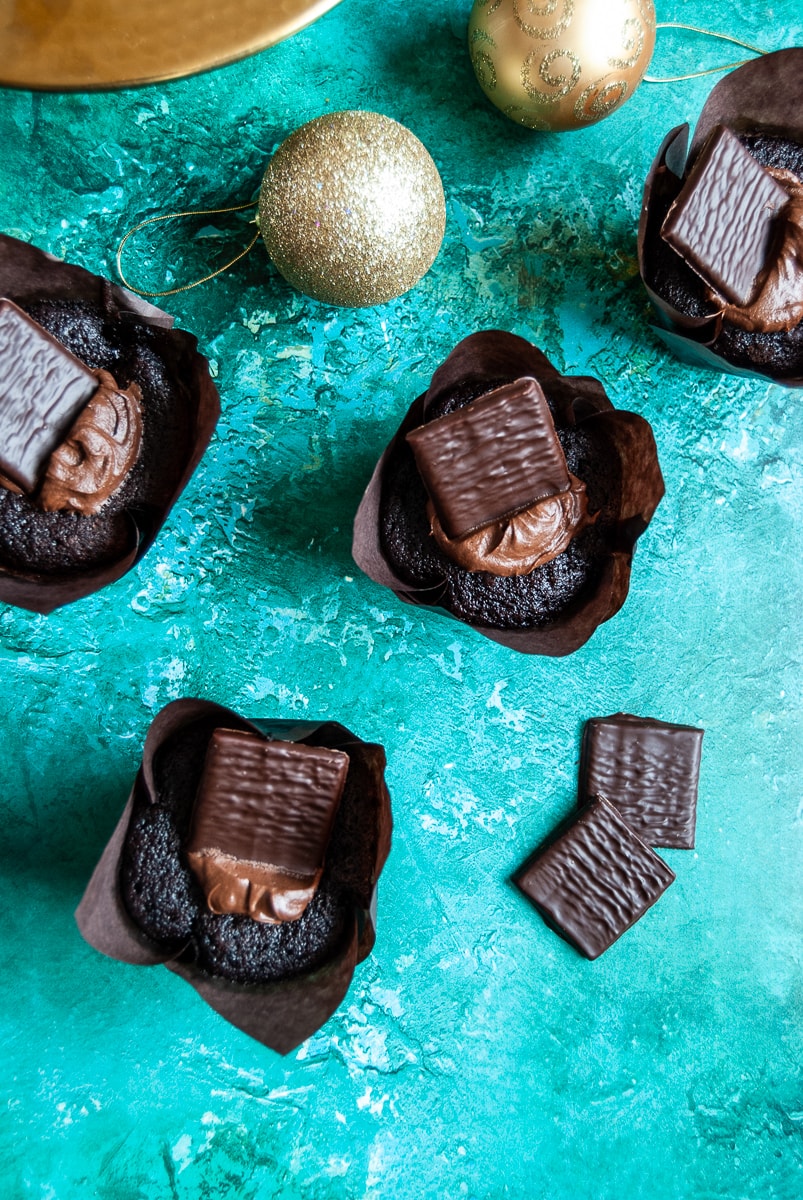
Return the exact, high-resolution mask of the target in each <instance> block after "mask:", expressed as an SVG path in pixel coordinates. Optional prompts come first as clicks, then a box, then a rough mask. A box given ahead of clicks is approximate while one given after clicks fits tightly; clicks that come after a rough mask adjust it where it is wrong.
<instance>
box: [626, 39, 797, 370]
mask: <svg viewBox="0 0 803 1200" xmlns="http://www.w3.org/2000/svg"><path fill="white" fill-rule="evenodd" d="M716 125H725V126H727V127H728V128H729V129H731V130H732V131H733V132H734V133H736V134H739V133H742V134H756V133H764V134H768V135H773V136H776V137H783V138H786V139H787V140H789V141H791V142H798V143H803V49H801V48H793V49H789V50H778V51H776V52H775V53H773V54H767V55H764V56H763V57H762V58H757V59H755V60H753V61H752V62H749V63H745V64H744V66H742V67H739V68H738V69H737V70H736V71H733V72H731V74H730V75H726V76H725V77H724V79H721V80H720V81H719V83H718V84H717V85H716V86H715V87H714V88H713V90H712V91H711V94H710V95H709V97H708V99H707V100H706V102H705V104H704V106H703V110H702V112H701V113H700V116H699V119H698V121H697V126H696V129H695V132H694V137H693V138H692V142H691V146H690V148H689V151H688V156H687V152H686V151H687V146H688V139H689V126H688V125H677V126H675V128H674V129H672V130H670V132H669V133H668V134H667V135H666V137H665V138H664V140H663V142H662V143H661V146H660V148H659V150H658V153H657V155H656V156H655V160H654V162H653V164H652V166H651V167H650V171H649V173H648V175H647V179H646V182H645V184H644V195H643V198H642V205H641V217H640V220H639V230H638V260H639V269H640V271H641V278H642V281H643V283H644V286H645V288H646V290H647V292H648V294H649V297H650V300H651V301H652V304H653V307H654V308H655V311H656V314H657V316H658V319H659V321H660V322H661V324H660V325H658V326H655V332H656V333H657V334H658V336H659V337H660V338H661V340H662V341H663V342H664V343H665V344H666V345H667V346H668V347H669V348H670V349H671V350H672V351H673V352H674V353H675V354H676V355H677V356H678V358H680V359H682V360H683V361H684V362H687V363H690V364H691V365H693V366H698V367H707V368H708V369H709V370H716V371H722V372H725V373H727V374H729V375H740V376H746V377H748V378H753V379H772V380H773V381H774V382H776V383H779V384H781V385H782V386H783V387H790V388H799V387H803V379H798V378H778V377H777V376H776V375H775V374H774V373H773V372H772V370H771V369H769V368H768V369H767V370H764V371H761V370H759V369H758V368H756V369H755V370H752V369H750V368H747V367H739V366H734V365H733V364H732V363H730V362H728V361H727V360H726V359H725V358H723V357H722V355H721V354H719V353H718V352H717V351H716V350H714V349H712V348H711V345H712V343H713V342H714V341H716V339H717V337H718V336H719V334H720V332H721V330H722V318H721V316H719V315H717V316H713V317H690V316H687V315H686V314H685V313H682V312H680V311H679V310H678V309H676V308H675V307H674V306H673V305H672V304H671V303H669V302H668V301H667V300H664V299H663V297H662V296H660V295H658V294H657V293H656V292H655V290H654V289H653V288H652V287H651V286H650V284H649V280H650V279H652V278H653V277H654V271H655V263H654V248H655V247H656V245H657V244H658V243H657V239H658V238H659V237H660V232H659V230H658V229H656V227H655V226H656V225H657V224H658V222H659V220H661V219H662V214H663V213H664V212H665V210H666V207H667V205H668V202H669V201H670V200H672V199H674V197H675V196H676V195H677V193H678V192H679V191H680V187H681V183H682V179H683V177H684V175H685V174H687V172H688V169H689V168H690V167H691V165H692V163H693V162H694V160H695V158H696V157H697V155H698V154H699V152H700V150H701V149H702V147H703V145H704V144H705V141H706V139H707V137H708V135H709V134H710V133H711V130H712V129H713V128H714V127H715V126H716Z"/></svg>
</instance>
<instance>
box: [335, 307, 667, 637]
mask: <svg viewBox="0 0 803 1200" xmlns="http://www.w3.org/2000/svg"><path fill="white" fill-rule="evenodd" d="M523 376H532V377H533V378H535V379H537V380H538V382H539V383H541V384H542V385H543V387H544V389H545V390H546V392H547V394H548V396H549V397H550V399H552V400H553V402H555V403H556V404H557V406H558V408H559V411H560V415H561V417H562V419H563V420H565V421H566V422H567V423H573V424H577V425H585V426H586V427H587V428H589V429H592V428H593V429H594V430H595V431H596V433H597V434H599V435H601V436H602V437H603V438H604V439H605V441H606V442H607V443H608V445H609V447H610V450H611V453H612V454H615V455H618V457H619V459H620V462H621V467H622V480H623V486H622V494H621V497H620V503H619V511H618V513H617V515H616V525H615V529H614V531H613V532H612V534H611V539H610V554H609V557H608V559H607V562H606V563H605V567H604V570H603V572H602V576H601V578H600V580H599V583H598V585H597V587H596V588H595V590H594V592H593V593H592V594H591V595H590V596H589V597H588V599H587V600H586V601H585V602H584V603H583V604H582V605H581V606H580V607H575V608H573V610H572V611H571V612H569V613H567V614H566V616H563V617H559V618H557V619H556V620H554V621H552V622H551V623H550V624H549V625H548V626H546V627H542V628H540V629H532V630H503V629H493V628H490V627H488V626H484V625H471V626H470V627H471V628H472V629H475V630H476V631H477V632H478V633H481V634H482V635H483V636H484V637H487V638H490V639H491V641H494V642H498V643H499V644H500V645H503V646H507V647H508V649H511V650H518V651H519V652H521V653H522V654H544V655H549V656H553V657H560V656H563V655H566V654H571V653H573V651H575V650H577V649H579V647H580V646H582V645H583V644H584V643H585V642H587V641H588V639H589V638H590V637H591V635H592V634H593V633H594V631H595V630H596V629H597V627H598V626H599V625H601V624H602V622H603V621H607V620H608V619H609V618H610V617H612V616H614V614H615V613H617V612H618V611H619V609H620V608H621V607H622V605H623V604H624V601H625V598H626V596H627V592H628V588H629V586H630V567H631V562H632V558H633V550H634V547H635V543H636V540H637V539H638V537H639V536H640V535H641V534H642V533H643V532H644V530H645V529H646V528H647V525H648V524H649V522H650V520H651V518H652V515H653V513H654V512H655V509H656V508H657V506H658V503H659V501H660V499H661V497H662V496H663V494H664V481H663V478H662V476H661V470H660V467H659V465H658V452H657V449H656V445H655V438H654V437H653V433H652V429H651V428H650V425H649V423H648V422H647V421H645V420H644V418H643V417H640V416H638V415H637V414H636V413H631V412H625V411H623V410H621V409H615V408H614V407H613V405H612V404H611V402H610V400H609V399H608V397H607V396H606V394H605V390H604V388H603V387H602V384H601V383H600V382H599V380H597V379H593V378H591V377H590V376H583V375H577V376H567V375H560V374H559V372H558V371H556V370H555V368H554V367H553V366H552V364H551V363H550V362H549V360H548V359H547V358H546V357H545V356H544V355H543V354H542V353H541V351H540V350H538V349H537V348H536V347H535V346H532V345H531V344H530V343H529V342H527V341H525V340H524V338H520V337H517V336H516V335H515V334H511V333H505V332H503V331H501V330H485V331H483V332H481V333H475V334H471V335H470V336H469V337H467V338H465V339H464V340H463V341H462V342H460V343H459V345H458V346H456V347H455V349H454V350H453V351H452V353H451V354H450V355H449V357H448V358H447V359H446V361H445V362H444V363H443V364H442V365H441V366H440V367H439V368H438V369H437V371H436V372H435V374H434V375H433V377H432V382H431V383H430V386H429V388H428V390H427V391H426V392H425V393H424V394H423V395H422V396H419V397H418V399H417V400H415V401H414V402H413V404H412V405H411V407H410V409H409V411H408V413H407V415H406V417H405V418H404V420H403V421H402V424H401V425H400V427H399V429H398V431H397V433H396V434H395V436H394V437H393V439H392V441H391V442H390V444H389V445H388V447H387V449H386V450H385V452H384V454H383V455H382V457H381V458H380V460H379V462H378V463H377V465H376V468H375V470H374V473H373V475H372V476H371V480H370V482H369V484H368V487H367V488H366V490H365V494H364V496H363V498H362V501H361V502H360V506H359V509H358V510H357V515H356V518H355V521H354V540H353V545H352V554H353V556H354V560H355V562H356V563H357V565H358V566H359V567H360V569H361V570H362V571H364V572H365V574H366V575H368V576H369V578H371V579H373V580H374V582H375V583H380V584H382V585H383V586H385V587H388V588H390V589H391V591H393V592H394V593H395V594H396V595H397V596H398V597H399V599H400V600H403V601H405V603H407V604H418V605H425V606H426V607H427V608H430V609H435V611H437V612H441V613H443V614H444V615H446V616H450V617H452V618H453V619H454V620H457V619H458V618H456V617H454V615H453V614H452V613H450V612H448V611H447V610H446V609H442V608H437V607H436V606H435V605H431V604H426V592H425V591H424V590H423V589H415V588H411V587H410V586H409V584H406V583H405V582H404V580H402V579H400V578H399V576H398V575H397V574H396V573H395V572H394V570H393V568H392V566H391V564H390V562H389V561H388V559H387V557H386V555H385V553H384V551H383V549H382V543H381V536H380V520H379V517H380V506H381V498H382V488H383V484H384V478H385V471H386V469H387V465H388V462H389V460H390V457H391V455H392V453H393V451H394V449H395V447H396V446H397V445H398V444H399V443H400V442H401V441H403V439H404V437H405V435H406V434H407V432H408V430H410V429H413V428H415V427H416V426H418V425H421V424H422V423H423V421H424V419H425V417H426V413H427V411H428V410H429V408H430V406H431V405H432V404H433V403H435V401H436V400H437V399H438V398H439V397H441V396H442V395H444V394H445V393H448V392H450V391H452V390H453V389H454V388H455V387H456V386H458V385H459V384H465V383H467V382H483V383H489V384H491V383H495V382H496V381H498V380H499V379H511V380H512V379H518V378H521V377H523Z"/></svg>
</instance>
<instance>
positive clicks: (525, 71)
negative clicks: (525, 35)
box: [521, 50, 581, 104]
mask: <svg viewBox="0 0 803 1200" xmlns="http://www.w3.org/2000/svg"><path fill="white" fill-rule="evenodd" d="M540 53H541V51H540V50H533V51H532V52H531V53H530V54H528V55H527V57H526V58H525V60H524V62H523V63H522V65H521V85H522V87H523V88H524V90H525V92H526V93H527V95H528V96H529V97H530V99H531V100H535V101H536V103H538V104H554V103H556V102H557V101H558V100H561V99H562V98H563V97H564V96H568V94H569V92H571V91H572V90H573V89H574V88H575V87H576V86H577V82H578V80H579V78H580V71H581V65H580V59H579V58H578V57H577V55H576V54H574V53H573V52H572V51H571V50H551V51H550V52H549V54H546V55H544V57H543V59H542V60H541V65H540V66H539V68H538V74H539V75H540V76H541V78H542V79H543V81H544V83H545V84H547V86H548V87H551V88H555V89H556V90H555V91H554V92H551V93H550V92H545V91H543V90H542V89H541V88H537V87H536V86H535V84H533V83H532V82H531V79H530V75H531V72H532V66H533V62H534V60H535V59H536V58H538V56H539V54H540ZM559 58H567V59H568V60H569V62H570V63H571V65H572V73H571V75H561V74H558V75H550V73H549V68H550V67H551V66H552V64H553V62H556V61H557V59H559Z"/></svg>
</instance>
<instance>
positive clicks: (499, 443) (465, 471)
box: [407, 379, 570, 538]
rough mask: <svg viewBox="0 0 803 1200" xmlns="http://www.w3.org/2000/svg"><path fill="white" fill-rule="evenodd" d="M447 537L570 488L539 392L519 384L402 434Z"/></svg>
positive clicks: (526, 383)
mask: <svg viewBox="0 0 803 1200" xmlns="http://www.w3.org/2000/svg"><path fill="white" fill-rule="evenodd" d="M407 440H408V442H409V443H410V445H411V446H412V448H413V453H414V455H415V461H416V466H417V467H418V470H419V473H420V475H421V478H422V479H423V481H424V486H425V487H426V489H427V492H428V493H429V495H430V497H431V499H432V503H433V505H434V507H435V511H436V513H437V516H438V519H439V521H440V524H441V525H442V527H443V529H444V530H445V532H446V534H447V535H448V537H450V538H457V537H463V536H464V535H466V534H468V533H471V532H472V531H473V530H475V529H480V528H481V527H482V526H483V525H488V524H490V522H492V521H496V520H498V519H499V518H501V517H505V516H508V515H509V514H511V513H515V512H519V511H521V510H522V509H524V508H528V507H529V506H530V505H532V504H534V503H535V502H536V501H538V500H542V499H543V498H544V497H546V496H554V495H556V494H557V493H559V492H565V491H567V490H568V488H569V484H570V480H569V472H568V469H567V467H566V459H565V457H564V454H563V450H562V449H561V445H560V442H559V441H558V436H557V433H556V432H555V425H554V422H553V420H552V415H551V413H550V411H549V405H548V404H547V401H546V397H545V396H544V392H543V389H542V388H541V386H540V384H538V383H537V382H536V381H535V380H534V379H517V380H515V382H513V383H509V384H505V385H504V386H503V387H499V388H496V389H495V390H494V391H492V392H489V393H488V394H487V395H485V396H483V397H482V398H481V399H479V400H475V401H474V402H473V403H472V404H469V405H467V406H466V407H465V408H460V409H457V411H455V412H452V413H449V415H448V416H444V417H440V418H438V419H436V420H434V421H430V422H428V423H427V424H425V425H421V426H419V428H418V429H413V430H411V432H410V433H408V434H407Z"/></svg>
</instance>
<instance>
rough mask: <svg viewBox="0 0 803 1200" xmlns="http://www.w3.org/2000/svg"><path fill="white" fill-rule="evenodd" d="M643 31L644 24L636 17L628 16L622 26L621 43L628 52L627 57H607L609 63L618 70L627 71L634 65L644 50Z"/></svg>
mask: <svg viewBox="0 0 803 1200" xmlns="http://www.w3.org/2000/svg"><path fill="white" fill-rule="evenodd" d="M645 32H646V31H645V28H644V24H643V22H642V21H640V20H639V19H638V17H629V18H628V20H626V21H625V23H624V25H623V26H622V37H621V43H622V49H623V50H624V51H630V53H629V54H628V55H627V58H609V59H608V62H609V63H610V65H611V66H612V67H617V68H618V69H619V70H620V71H629V70H630V68H631V67H635V65H636V63H637V62H638V60H639V58H640V57H641V54H642V52H643V50H644V34H645Z"/></svg>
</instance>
